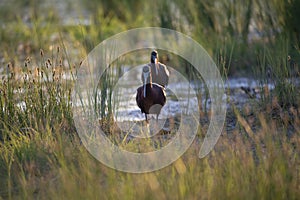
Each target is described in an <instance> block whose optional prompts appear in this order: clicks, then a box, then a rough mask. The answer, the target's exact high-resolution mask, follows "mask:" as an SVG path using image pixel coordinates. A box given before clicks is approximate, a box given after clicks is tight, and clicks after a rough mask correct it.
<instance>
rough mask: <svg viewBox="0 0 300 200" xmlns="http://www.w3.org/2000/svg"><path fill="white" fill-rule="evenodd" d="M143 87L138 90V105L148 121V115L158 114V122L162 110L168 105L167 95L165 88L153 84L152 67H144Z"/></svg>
mask: <svg viewBox="0 0 300 200" xmlns="http://www.w3.org/2000/svg"><path fill="white" fill-rule="evenodd" d="M142 76H143V86H141V87H139V88H138V89H137V94H136V103H137V105H138V107H139V108H140V109H141V112H142V113H145V118H146V121H148V119H147V114H156V120H158V115H159V114H160V110H161V108H162V107H163V106H164V105H165V103H166V93H165V89H164V87H162V86H161V85H158V84H156V83H152V76H151V67H149V66H144V67H143V72H142Z"/></svg>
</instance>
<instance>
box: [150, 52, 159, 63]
mask: <svg viewBox="0 0 300 200" xmlns="http://www.w3.org/2000/svg"><path fill="white" fill-rule="evenodd" d="M150 62H151V63H157V62H158V53H157V51H155V50H153V51H152V52H151V58H150Z"/></svg>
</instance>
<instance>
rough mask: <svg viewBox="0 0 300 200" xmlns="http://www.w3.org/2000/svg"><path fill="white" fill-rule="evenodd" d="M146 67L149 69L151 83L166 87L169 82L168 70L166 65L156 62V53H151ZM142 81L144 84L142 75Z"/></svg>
mask: <svg viewBox="0 0 300 200" xmlns="http://www.w3.org/2000/svg"><path fill="white" fill-rule="evenodd" d="M148 66H149V67H150V68H151V76H152V82H153V83H157V84H159V85H161V86H163V87H166V86H167V85H168V82H169V75H170V73H169V70H168V69H167V67H166V65H164V64H162V63H160V62H158V53H157V51H155V50H154V51H152V52H151V57H150V63H149V64H148ZM142 81H143V83H144V78H143V73H142Z"/></svg>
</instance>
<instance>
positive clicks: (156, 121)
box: [156, 114, 159, 122]
mask: <svg viewBox="0 0 300 200" xmlns="http://www.w3.org/2000/svg"><path fill="white" fill-rule="evenodd" d="M158 115H159V114H156V122H157V121H158Z"/></svg>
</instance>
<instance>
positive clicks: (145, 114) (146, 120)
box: [145, 113, 148, 122]
mask: <svg viewBox="0 0 300 200" xmlns="http://www.w3.org/2000/svg"><path fill="white" fill-rule="evenodd" d="M145 118H146V122H148V118H147V114H146V113H145Z"/></svg>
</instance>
